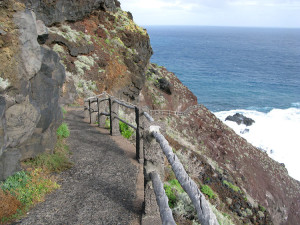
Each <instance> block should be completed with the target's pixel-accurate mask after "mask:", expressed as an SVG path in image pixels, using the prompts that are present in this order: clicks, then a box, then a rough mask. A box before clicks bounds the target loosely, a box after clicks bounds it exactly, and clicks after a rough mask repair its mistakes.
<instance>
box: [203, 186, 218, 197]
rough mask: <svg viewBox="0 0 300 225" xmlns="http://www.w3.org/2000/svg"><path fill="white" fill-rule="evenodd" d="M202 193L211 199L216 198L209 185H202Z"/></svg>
mask: <svg viewBox="0 0 300 225" xmlns="http://www.w3.org/2000/svg"><path fill="white" fill-rule="evenodd" d="M200 190H201V192H202V193H203V194H205V195H207V196H208V197H209V198H215V197H216V195H215V193H214V192H213V190H212V189H211V188H210V187H209V186H208V185H202V186H201V188H200Z"/></svg>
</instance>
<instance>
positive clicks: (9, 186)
mask: <svg viewBox="0 0 300 225" xmlns="http://www.w3.org/2000/svg"><path fill="white" fill-rule="evenodd" d="M29 180H30V177H29V176H28V175H27V174H26V173H25V172H24V171H20V172H17V173H15V174H14V175H13V176H10V177H8V178H7V179H6V180H5V182H3V183H1V185H0V186H1V189H2V190H3V191H10V190H15V189H17V188H23V187H25V186H26V184H27V183H28V181H29Z"/></svg>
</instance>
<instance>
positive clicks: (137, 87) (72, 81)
mask: <svg viewBox="0 0 300 225" xmlns="http://www.w3.org/2000/svg"><path fill="white" fill-rule="evenodd" d="M0 10H1V13H0V61H1V65H0V92H1V96H0V118H1V121H0V134H1V136H0V144H1V150H0V180H3V179H5V178H6V177H7V176H8V175H11V174H12V173H13V172H15V171H17V170H18V169H19V162H20V161H21V160H24V159H27V158H30V157H34V156H36V155H37V154H38V153H42V152H44V151H52V150H53V147H54V146H53V145H54V143H55V139H56V129H57V127H58V126H59V124H60V123H61V121H62V113H61V109H60V106H59V103H61V104H72V103H74V101H77V103H79V104H80V103H82V100H83V98H85V97H90V96H93V95H95V94H99V93H102V91H107V92H108V93H109V94H113V95H115V96H118V97H120V98H124V99H126V100H128V101H133V102H135V103H137V102H138V96H139V93H140V91H141V89H142V87H143V85H144V83H145V70H146V67H147V65H148V63H149V59H150V57H151V55H152V49H151V45H150V39H149V36H148V34H147V32H146V30H144V29H142V28H141V27H139V26H137V25H136V24H135V23H134V22H133V17H132V15H131V13H129V12H124V11H122V10H121V8H120V3H119V2H118V1H117V0H87V1H81V0H53V1H47V0H19V1H18V0H4V1H0Z"/></svg>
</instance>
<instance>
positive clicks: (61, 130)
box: [56, 123, 70, 138]
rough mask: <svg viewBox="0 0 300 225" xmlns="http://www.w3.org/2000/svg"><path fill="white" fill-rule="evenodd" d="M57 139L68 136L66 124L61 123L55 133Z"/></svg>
mask: <svg viewBox="0 0 300 225" xmlns="http://www.w3.org/2000/svg"><path fill="white" fill-rule="evenodd" d="M56 134H57V137H58V138H67V137H69V136H70V131H69V128H68V125H67V124H66V123H62V124H61V125H60V126H59V128H58V129H57V131H56Z"/></svg>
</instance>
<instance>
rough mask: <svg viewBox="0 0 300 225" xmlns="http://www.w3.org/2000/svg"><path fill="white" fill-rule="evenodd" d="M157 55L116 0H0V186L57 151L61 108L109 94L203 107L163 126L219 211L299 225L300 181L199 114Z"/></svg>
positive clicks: (182, 218) (182, 216)
mask: <svg viewBox="0 0 300 225" xmlns="http://www.w3.org/2000/svg"><path fill="white" fill-rule="evenodd" d="M152 53H153V52H152V48H151V45H150V38H149V35H148V34H147V31H146V30H145V29H143V28H141V27H139V26H137V25H136V24H135V23H134V21H133V16H132V14H131V13H130V12H124V11H122V10H121V8H120V3H119V2H118V1H117V0H88V1H71V0H57V1H44V0H42V1H33V0H28V1H26V0H22V1H16V0H4V1H0V61H1V65H0V93H1V96H0V121H1V122H0V145H1V146H0V180H3V179H5V178H6V177H8V176H9V175H11V174H13V173H14V172H16V171H18V170H19V169H20V162H21V161H23V160H25V159H28V158H32V157H35V156H36V155H38V154H39V153H42V152H45V151H49V152H52V151H53V148H54V143H55V141H56V129H57V127H58V126H59V125H60V124H61V122H62V112H61V107H60V104H77V105H82V104H83V99H84V98H85V97H90V96H93V95H96V94H100V93H102V92H103V91H106V92H108V93H109V94H111V95H114V96H117V97H119V98H122V99H124V100H126V101H130V102H132V103H135V104H139V105H140V106H141V107H142V106H147V107H148V108H150V109H151V110H172V111H178V112H184V111H186V110H187V109H189V108H191V107H193V106H197V107H195V108H191V109H192V110H188V111H186V112H187V113H186V114H184V115H183V116H180V117H179V116H162V115H158V116H155V119H156V120H158V121H159V123H161V126H162V127H163V129H162V132H163V133H164V134H165V135H166V137H167V139H168V141H169V142H170V144H171V146H172V147H173V149H174V151H175V152H176V154H177V155H178V156H179V158H180V160H181V161H182V162H184V164H185V168H186V170H187V171H188V173H189V174H190V175H191V176H192V177H193V179H194V180H195V181H196V182H197V183H198V184H199V186H201V185H207V186H209V187H210V188H211V189H212V190H213V192H214V193H215V196H216V197H215V198H213V199H212V200H211V204H212V205H214V207H215V208H216V209H217V210H218V211H219V212H220V213H221V214H223V215H227V216H226V217H228V218H230V220H229V221H232V222H233V223H235V224H243V223H249V224H297V222H299V221H300V215H299V213H300V185H299V182H297V181H296V180H294V179H292V178H291V177H289V175H288V173H287V171H286V169H285V168H284V167H283V166H282V165H280V164H279V163H277V162H275V161H274V160H272V159H270V158H269V157H268V156H267V154H265V153H263V152H261V151H260V150H258V149H256V148H255V147H253V146H252V145H250V144H249V143H247V141H246V140H245V139H243V138H241V137H239V136H238V135H236V134H235V133H234V131H233V130H232V129H230V128H229V127H227V126H226V125H225V124H223V123H222V122H221V121H220V120H219V119H217V118H216V117H215V116H214V115H213V114H212V113H211V112H210V111H209V110H207V109H206V108H205V106H203V105H199V106H198V101H199V103H201V99H199V100H197V98H196V96H195V95H194V94H193V93H192V92H191V91H190V90H189V89H188V88H187V87H185V86H184V85H183V84H182V83H181V82H180V80H179V79H178V78H177V77H176V76H175V74H173V73H171V72H169V71H167V70H166V69H165V68H163V67H160V66H158V65H154V64H151V63H150V57H151V55H152ZM166 174H167V176H166V177H168V168H166ZM174 214H175V216H176V218H177V221H178V222H179V223H180V224H191V221H192V220H193V212H187V210H177V211H176V210H174Z"/></svg>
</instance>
